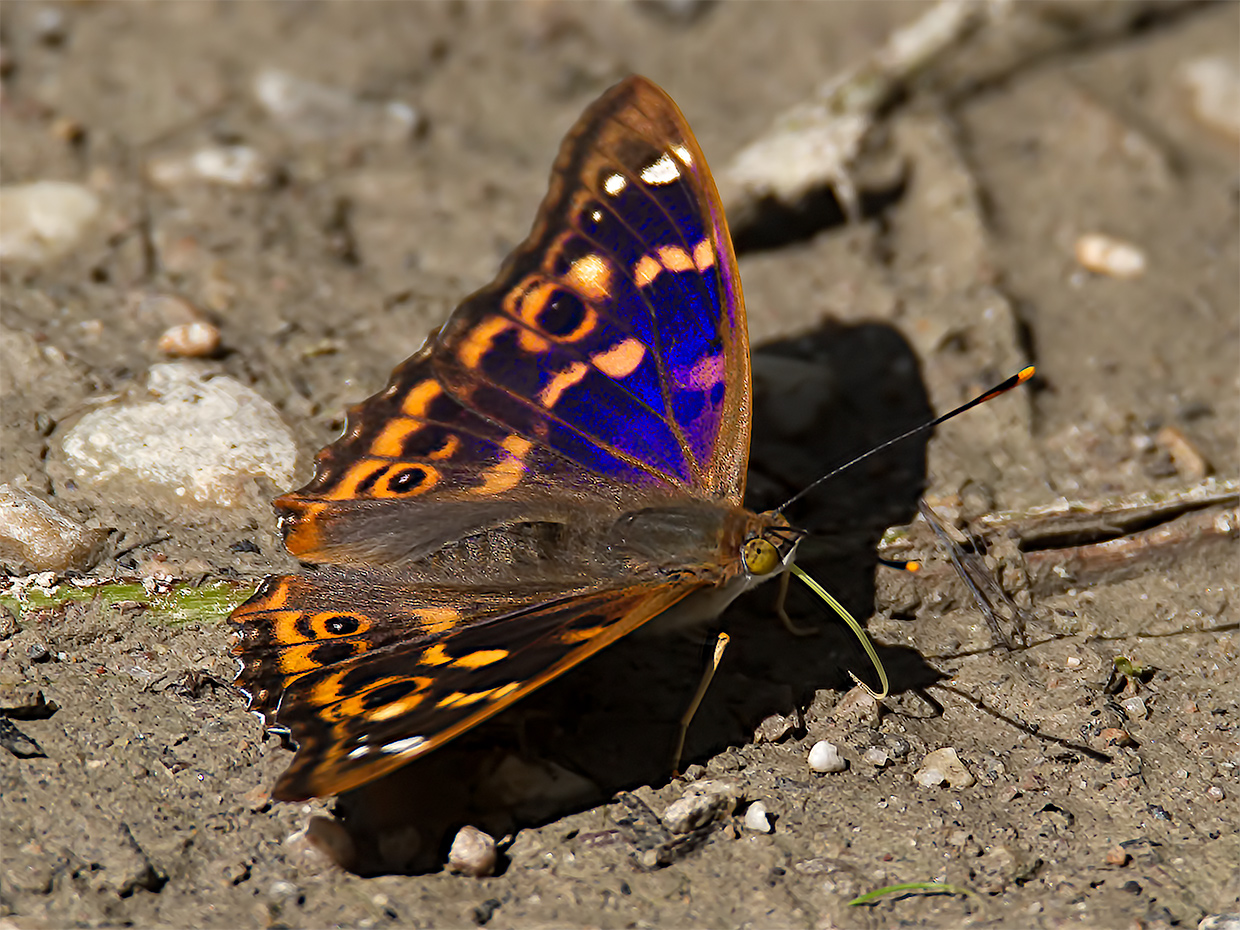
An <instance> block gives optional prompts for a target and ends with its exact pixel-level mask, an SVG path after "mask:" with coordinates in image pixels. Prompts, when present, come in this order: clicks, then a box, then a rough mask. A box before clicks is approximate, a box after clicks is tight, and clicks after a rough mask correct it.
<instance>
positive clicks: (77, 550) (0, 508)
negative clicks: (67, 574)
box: [0, 484, 108, 571]
mask: <svg viewBox="0 0 1240 930" xmlns="http://www.w3.org/2000/svg"><path fill="white" fill-rule="evenodd" d="M107 538H108V533H107V530H92V529H87V528H86V527H84V526H80V525H79V524H77V523H74V522H73V521H72V520H70V519H69V518H68V517H65V516H63V515H61V513H60V512H59V511H57V510H56V509H55V508H53V507H52V505H51V504H49V503H47V502H46V501H44V500H41V499H40V498H38V497H35V496H34V495H33V494H31V493H30V492H29V491H26V490H23V489H22V488H18V487H14V486H13V485H10V484H0V558H3V559H6V560H10V561H13V562H16V563H21V564H25V565H28V566H30V567H31V568H33V569H34V570H35V571H65V570H66V569H70V568H73V569H79V570H81V569H87V568H90V567H91V566H92V565H94V564H95V562H97V561H98V560H99V554H100V550H101V548H102V546H103V542H104V540H106V539H107Z"/></svg>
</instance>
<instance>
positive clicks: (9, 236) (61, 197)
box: [0, 181, 101, 264]
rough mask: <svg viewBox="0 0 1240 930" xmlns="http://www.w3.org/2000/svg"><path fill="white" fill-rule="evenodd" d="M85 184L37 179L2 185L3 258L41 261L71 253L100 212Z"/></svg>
mask: <svg viewBox="0 0 1240 930" xmlns="http://www.w3.org/2000/svg"><path fill="white" fill-rule="evenodd" d="M100 209H101V204H100V202H99V198H98V197H97V196H96V195H95V193H94V192H93V191H91V190H90V189H89V188H87V187H83V186H82V185H81V184H71V183H69V182H67V181H35V182H33V183H31V184H12V185H9V186H7V187H0V216H2V217H4V222H3V223H0V261H20V262H32V263H34V264H41V263H43V262H47V261H50V260H52V259H54V258H57V257H59V256H60V255H63V254H64V253H66V252H68V251H69V250H70V249H71V248H73V246H74V245H76V244H77V242H78V240H79V239H80V238H81V237H82V235H83V234H84V233H85V232H86V229H87V227H89V226H90V224H91V223H92V222H94V220H95V218H96V217H97V216H98V215H99V211H100Z"/></svg>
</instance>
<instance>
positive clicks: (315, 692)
mask: <svg viewBox="0 0 1240 930" xmlns="http://www.w3.org/2000/svg"><path fill="white" fill-rule="evenodd" d="M343 574H345V575H348V574H350V573H343ZM342 580H344V581H349V582H354V583H355V582H358V581H363V582H373V581H374V580H375V579H373V578H370V579H367V578H366V577H365V576H359V577H354V578H344V579H342V578H341V576H340V575H338V574H337V575H332V574H329V575H327V576H323V577H321V578H319V579H315V578H313V577H305V576H289V577H285V578H279V579H274V580H273V581H272V582H269V583H268V584H266V585H265V586H264V588H263V589H260V591H258V592H257V593H256V594H255V596H254V597H253V598H252V599H251V600H250V601H248V602H247V603H246V604H244V605H242V606H241V607H240V608H238V610H237V612H236V614H235V615H234V621H235V622H236V623H237V624H238V625H239V630H238V645H237V647H236V648H235V649H234V652H235V653H237V654H238V655H240V656H241V657H242V661H243V668H242V671H241V674H240V675H239V677H238V679H237V683H238V686H239V687H241V688H242V689H243V690H245V691H246V692H247V693H249V694H250V697H251V709H252V710H255V711H257V712H259V713H261V714H263V715H264V718H265V720H266V722H267V725H268V726H271V727H279V728H284V729H287V730H288V731H289V732H290V733H291V734H292V736H293V739H294V740H295V741H296V742H297V744H298V752H297V755H296V757H295V758H294V760H293V762H292V764H291V765H290V766H289V768H288V770H287V771H286V772H285V773H284V775H283V776H282V777H281V778H280V780H279V782H278V783H277V785H276V788H275V790H274V792H273V797H275V798H277V799H280V800H299V799H302V798H306V797H313V796H319V795H326V794H334V793H337V792H340V791H345V790H347V789H349V788H352V787H354V786H356V785H358V784H361V783H364V782H366V781H370V780H372V779H374V778H377V777H378V776H379V775H382V774H384V773H385V772H388V771H390V770H392V769H395V768H397V767H399V766H401V765H404V764H405V763H407V762H409V761H411V760H412V759H415V758H417V757H418V756H420V755H424V754H425V753H427V752H430V751H431V750H432V749H434V748H436V747H437V746H439V745H442V744H443V743H444V742H447V741H448V740H450V739H451V738H452V737H454V736H456V735H457V734H459V733H460V732H462V731H464V730H466V729H468V728H469V727H472V726H474V725H475V724H477V723H478V722H480V721H481V720H485V719H486V718H487V717H490V716H491V715H492V714H495V713H497V712H498V711H500V710H502V709H503V708H504V707H507V706H508V705H509V704H511V703H512V702H513V701H516V700H518V699H519V698H521V697H523V696H524V695H526V694H528V693H529V692H531V691H533V690H534V689H536V688H538V687H540V686H541V685H543V684H545V683H546V682H547V681H550V680H551V679H552V678H554V677H556V676H558V675H560V674H561V673H563V672H564V671H566V670H567V669H569V668H572V667H573V666H574V665H577V664H578V663H579V662H581V661H583V660H584V659H586V658H588V657H589V656H591V655H593V654H594V653H595V652H597V651H598V650H599V649H601V648H603V647H604V646H606V645H607V644H609V643H611V642H614V641H615V640H616V639H618V638H619V637H621V636H623V635H625V634H626V633H628V632H630V631H631V630H633V629H634V628H635V627H637V626H639V625H640V624H642V623H644V622H645V621H646V620H648V619H650V618H651V617H653V616H655V615H657V614H659V613H661V612H663V611H664V610H666V609H667V608H668V607H670V606H672V605H673V604H675V603H677V602H678V601H680V600H681V599H682V598H684V597H685V596H686V595H688V594H689V593H691V592H692V591H693V590H694V589H695V588H696V587H697V585H695V584H693V583H686V584H678V585H667V586H664V587H633V588H628V589H615V588H600V589H594V590H585V591H570V592H565V593H562V594H560V595H559V596H556V597H552V598H549V599H548V598H547V597H546V595H542V596H537V597H531V598H530V599H529V601H528V603H524V604H521V603H514V602H513V598H512V596H511V594H508V593H505V592H492V594H491V596H489V597H488V596H485V595H483V596H480V597H478V598H476V599H474V600H473V601H472V602H470V603H466V601H465V599H463V598H461V597H460V592H459V591H453V592H437V591H426V590H420V591H418V592H417V593H416V594H413V593H411V592H410V591H409V589H408V588H402V587H401V586H399V585H395V586H390V587H386V588H385V587H384V586H383V585H382V584H375V585H372V586H371V587H370V588H369V589H368V592H367V594H365V595H363V596H362V597H361V598H360V599H359V600H358V601H357V602H355V603H354V604H353V605H352V606H351V609H350V610H348V611H342V610H340V609H339V608H338V607H337V608H336V609H333V605H338V603H339V600H340V598H339V592H340V585H341V582H342ZM354 590H359V591H360V590H362V589H361V588H360V587H355V588H354ZM393 595H397V597H395V598H393ZM451 603H455V604H457V605H459V606H457V607H449V606H446V605H447V604H451ZM380 604H386V605H388V606H387V607H386V608H379V611H380V612H378V613H377V614H376V615H375V616H370V615H369V614H368V613H367V611H368V610H372V609H375V607H374V606H373V605H380ZM316 650H319V651H324V650H331V651H333V654H332V655H330V656H328V655H323V656H321V657H318V658H316V657H314V655H313V653H314V652H315V651H316ZM320 659H321V661H320Z"/></svg>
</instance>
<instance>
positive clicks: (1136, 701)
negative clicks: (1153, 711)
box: [1119, 694, 1149, 720]
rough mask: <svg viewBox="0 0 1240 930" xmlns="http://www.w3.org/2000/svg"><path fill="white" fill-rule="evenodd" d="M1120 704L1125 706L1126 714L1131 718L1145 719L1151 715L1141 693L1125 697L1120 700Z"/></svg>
mask: <svg viewBox="0 0 1240 930" xmlns="http://www.w3.org/2000/svg"><path fill="white" fill-rule="evenodd" d="M1119 706H1120V707H1122V708H1124V714H1125V716H1127V717H1128V719H1129V720H1144V719H1145V718H1146V717H1147V716H1148V715H1149V711H1148V710H1147V709H1146V707H1145V699H1144V698H1143V697H1140V696H1139V695H1135V694H1134V695H1133V696H1132V697H1129V698H1124V699H1123V700H1122V701H1120V702H1119Z"/></svg>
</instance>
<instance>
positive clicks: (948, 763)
mask: <svg viewBox="0 0 1240 930" xmlns="http://www.w3.org/2000/svg"><path fill="white" fill-rule="evenodd" d="M913 779H914V780H915V781H916V782H917V784H919V785H922V786H923V787H927V788H929V787H934V786H937V785H941V784H943V783H944V782H947V784H949V785H951V787H953V788H968V787H971V786H972V785H975V784H977V779H976V778H974V777H973V773H972V772H970V771H969V769H968V767H967V766H966V765H965V764H964V762H962V761H961V759H960V756H958V755H956V750H954V749H952V748H951V747H950V746H949V747H946V748H944V749H936V750H934V752H931V753H928V754H927V755H926V758H925V759H923V760H922V763H921V768H920V769H919V770H918V771H917V773H916V774H915V775H914V776H913Z"/></svg>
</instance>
